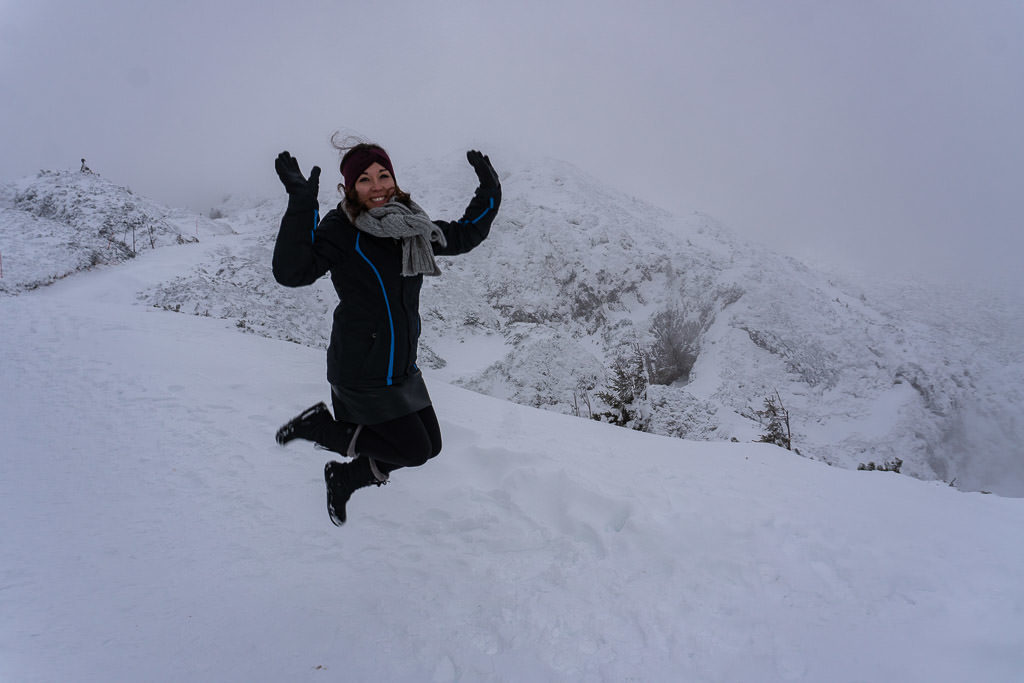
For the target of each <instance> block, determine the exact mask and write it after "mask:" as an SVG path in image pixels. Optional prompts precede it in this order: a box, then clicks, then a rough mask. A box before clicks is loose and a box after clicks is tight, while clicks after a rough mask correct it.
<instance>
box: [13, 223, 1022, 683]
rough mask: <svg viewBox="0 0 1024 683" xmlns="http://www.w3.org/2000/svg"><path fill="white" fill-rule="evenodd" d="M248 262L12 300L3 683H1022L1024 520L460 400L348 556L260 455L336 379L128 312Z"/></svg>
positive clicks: (824, 469)
mask: <svg viewBox="0 0 1024 683" xmlns="http://www.w3.org/2000/svg"><path fill="white" fill-rule="evenodd" d="M260 239H263V238H257V237H256V236H254V235H248V236H247V235H244V234H243V235H225V236H221V237H211V238H207V239H202V241H200V242H199V243H193V244H183V245H180V246H167V247H164V248H161V249H157V250H155V251H147V252H145V253H142V254H140V255H139V257H137V258H135V259H132V260H130V261H128V262H126V263H122V264H120V265H117V266H109V267H101V268H98V269H95V270H92V271H90V272H86V273H80V274H77V275H74V276H72V277H68V278H65V279H63V280H61V281H59V282H57V283H55V284H53V285H52V286H49V287H45V288H39V289H36V290H34V291H27V292H22V293H20V294H18V295H17V296H6V297H2V298H0V319H2V320H3V321H4V334H3V335H0V359H2V364H3V365H2V372H0V393H2V395H3V397H4V399H3V401H2V404H0V435H2V437H0V451H2V456H0V544H2V550H0V680H4V681H8V680H10V681H24V682H29V683H31V682H33V681H54V680H75V681H86V682H88V681H111V680H148V681H183V680H195V681H200V680H203V681H205V680H217V681H247V682H250V681H285V680H287V681H304V680H310V681H320V680H353V681H380V680H388V681H424V680H432V681H456V680H466V681H470V680H472V681H477V680H492V681H531V682H532V681H564V680H643V681H669V680H672V681H675V680H693V681H737V680H745V681H766V680H772V681H774V680H779V681H784V680H795V681H821V680H829V681H862V680H928V681H963V680H972V681H1013V680H1019V676H1020V673H1021V671H1024V654H1022V653H1024V636H1022V634H1024V584H1022V583H1021V581H1020V576H1021V575H1022V573H1024V550H1022V548H1021V545H1020V543H1018V542H1017V539H1018V537H1019V535H1020V529H1021V528H1022V525H1024V501H1022V500H1020V499H1013V498H1001V497H998V496H993V495H982V494H978V493H962V492H959V491H957V490H955V489H953V488H951V487H949V486H946V485H945V484H942V483H939V482H923V481H919V480H916V479H913V478H910V477H902V476H897V475H893V474H888V473H879V472H871V473H867V472H856V471H851V470H844V469H840V468H835V467H828V466H826V465H825V464H822V463H820V462H814V461H811V460H809V459H805V458H800V457H797V456H795V455H793V454H791V453H788V452H786V451H784V450H782V449H779V448H776V447H773V446H767V445H762V444H751V443H745V444H744V443H741V444H730V443H701V442H693V441H682V440H679V439H673V438H666V437H662V436H655V435H651V434H643V433H639V432H634V431H630V430H626V429H621V428H617V427H612V426H610V425H605V424H599V423H596V422H592V421H588V420H580V419H576V418H573V417H570V416H566V415H561V414H558V413H556V412H551V411H541V410H536V409H532V408H529V407H524V406H519V405H513V404H511V403H507V402H504V401H500V400H497V399H492V398H487V397H482V396H480V395H479V394H475V393H471V392H468V391H466V390H465V389H462V388H459V387H456V386H452V385H450V384H446V383H445V382H444V381H442V378H441V374H442V372H443V371H429V370H428V371H427V379H428V383H429V384H430V387H431V393H432V395H433V398H434V401H435V403H436V406H437V410H438V413H439V416H440V420H441V425H442V429H443V431H444V435H445V450H444V452H443V453H442V455H441V456H440V457H438V458H437V459H436V460H434V461H432V462H431V463H430V464H429V465H427V466H426V467H423V468H421V469H418V470H408V471H401V472H397V473H396V474H395V475H393V482H392V483H391V484H390V485H389V486H386V487H383V488H381V489H372V490H368V491H361V492H359V493H358V494H356V497H355V498H354V499H353V502H352V504H351V506H350V522H349V524H348V525H346V526H345V527H344V528H342V529H336V528H335V527H333V526H332V525H331V524H330V523H329V521H328V519H327V515H326V511H325V509H324V495H323V483H322V476H321V472H322V465H323V459H324V458H323V456H324V454H323V453H322V452H320V451H315V450H313V449H311V448H308V447H305V446H300V445H293V446H291V447H288V448H280V447H278V446H276V445H275V444H274V443H273V439H272V435H273V432H274V430H275V429H276V428H277V426H278V425H279V424H280V423H281V422H282V421H283V420H284V419H286V418H288V417H290V416H291V415H293V414H294V413H295V412H297V411H298V410H300V409H301V408H304V407H305V406H307V405H309V404H310V403H312V402H314V401H316V400H321V399H326V398H327V389H326V385H325V383H324V380H323V375H324V358H323V350H322V349H316V348H309V347H307V346H304V345H300V344H295V343H289V342H285V341H280V340H276V339H268V338H265V337H263V336H258V335H254V334H244V333H241V332H244V331H245V330H244V329H243V328H242V327H240V326H238V325H237V322H236V321H235V320H231V319H228V320H221V319H217V318H215V317H213V316H212V312H211V317H205V316H191V315H188V316H187V315H180V314H175V313H173V312H168V311H165V310H161V309H159V308H154V307H153V306H152V305H151V302H150V301H148V300H144V301H139V300H138V299H137V293H138V292H151V291H155V290H157V289H159V288H160V287H164V286H167V283H173V282H175V280H176V278H178V277H180V276H181V274H182V273H189V272H198V271H199V270H201V269H203V268H209V267H210V264H211V263H216V262H218V261H219V260H222V259H223V258H224V256H225V254H227V253H229V252H230V253H231V254H238V253H244V252H246V250H248V249H252V248H254V246H258V245H259V243H260ZM5 254H6V252H5ZM238 272H241V271H238ZM722 343H724V342H722ZM456 360H457V359H456V358H455V357H454V356H453V357H449V364H454V363H455V362H456Z"/></svg>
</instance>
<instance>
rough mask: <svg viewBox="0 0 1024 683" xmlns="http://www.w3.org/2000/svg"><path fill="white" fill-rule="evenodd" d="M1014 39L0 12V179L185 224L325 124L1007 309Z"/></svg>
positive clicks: (375, 16)
mask: <svg viewBox="0 0 1024 683" xmlns="http://www.w3.org/2000/svg"><path fill="white" fill-rule="evenodd" d="M1022 27H1024V7H1022V6H1021V5H1019V4H1015V3H1003V2H984V3H979V4H970V5H968V4H967V3H934V2H923V1H918V0H905V1H900V2H895V3H862V2H856V3H855V2H847V3H829V5H828V6H823V5H821V4H820V3H813V2H806V1H798V2H790V3H786V4H785V5H779V4H775V3H771V4H765V3H753V2H684V3H665V2H641V3H634V4H632V5H630V6H629V7H622V6H619V5H618V4H615V3H610V2H587V3H583V2H555V3H539V2H533V1H527V2H524V3H516V5H515V6H514V7H513V6H509V5H507V4H503V5H493V6H492V5H483V4H479V3H468V2H446V3H431V2H417V3H412V2H394V3H378V4H374V5H372V6H366V7H358V6H350V5H348V4H346V3H341V4H340V5H339V4H338V3H328V2H300V3H292V4H289V5H288V6H287V7H285V6H272V7H257V6H252V5H251V4H249V3H241V2H212V3H198V2H188V1H186V2H179V3H173V4H162V3H161V4H155V5H136V4H133V3H125V2H116V1H112V0H103V1H101V2H91V3H88V5H80V4H79V3H72V2H67V0H49V1H48V0H42V1H41V2H36V3H31V4H30V3H18V2H11V1H10V0H0V89H2V90H3V92H4V94H5V96H4V98H2V100H0V143H2V148H3V150H4V153H3V154H2V155H0V179H3V180H12V179H15V178H18V177H22V176H25V175H30V174H34V173H35V172H37V171H38V170H40V169H67V168H73V167H75V166H76V165H77V164H78V163H79V159H80V158H81V157H85V158H86V159H87V160H88V163H89V165H90V166H91V167H92V168H94V169H95V170H96V171H98V172H100V173H102V174H103V175H105V176H106V177H108V178H109V179H111V180H113V181H115V182H118V183H122V184H125V185H127V186H129V187H131V188H133V189H134V190H135V191H137V192H139V193H141V194H144V195H146V196H150V197H153V198H155V199H158V200H160V201H162V202H164V203H166V204H169V205H174V206H182V207H188V208H191V209H193V210H196V211H207V210H209V208H211V207H212V206H214V205H216V204H217V203H218V202H219V201H220V199H221V198H222V197H223V196H224V195H225V194H240V193H242V194H248V195H252V196H267V195H272V194H273V193H275V192H279V191H280V189H279V187H278V181H277V179H276V177H275V176H274V173H273V158H274V157H275V156H276V154H277V153H278V152H279V151H281V150H282V149H288V150H290V151H291V152H292V153H293V154H295V155H296V156H298V158H299V159H300V162H301V163H302V165H303V168H304V169H308V168H309V167H311V166H312V165H313V164H318V165H320V166H321V167H323V168H324V180H323V182H322V188H323V189H324V190H326V191H332V190H333V185H334V184H335V183H336V182H337V181H338V173H337V165H336V164H337V157H336V155H335V154H334V153H333V151H332V150H331V148H330V145H329V142H328V140H329V138H330V135H331V134H332V133H333V132H334V131H336V130H342V131H348V132H354V133H357V134H359V135H362V136H365V137H367V138H370V139H374V140H376V141H378V142H380V143H381V144H383V145H385V146H386V147H387V148H388V149H389V151H390V152H391V154H392V157H393V158H394V159H395V163H396V167H397V171H398V173H399V175H401V173H402V168H403V167H405V166H406V165H408V164H416V163H422V162H424V161H425V160H429V159H433V158H437V157H439V156H442V155H448V154H450V153H452V151H453V150H460V149H468V148H479V149H482V150H484V151H485V152H487V153H488V154H490V155H491V157H492V159H493V160H494V161H495V164H496V166H497V167H498V171H499V173H500V172H501V171H502V165H503V161H505V162H508V163H511V162H513V161H515V160H516V159H522V158H526V159H541V158H548V157H550V158H555V159H562V160H565V161H567V162H570V163H572V164H574V165H576V166H577V167H579V168H580V169H582V170H584V171H585V172H587V173H589V174H591V175H593V176H594V177H595V178H597V179H598V180H600V181H601V182H603V183H606V184H610V185H612V186H614V187H617V188H619V189H621V190H623V191H625V192H627V193H629V194H632V195H634V196H636V197H638V198H639V199H642V200H644V201H647V202H650V203H652V204H655V205H658V206H661V207H663V208H665V209H668V210H670V211H673V212H676V213H688V212H691V211H700V212H704V213H707V214H709V215H712V216H714V217H715V218H717V219H718V220H720V221H722V222H723V223H724V224H725V225H727V226H729V228H730V229H732V230H734V231H736V232H737V233H738V234H740V235H742V236H743V237H744V238H746V239H750V240H754V241H758V242H762V243H765V244H769V245H771V246H772V247H774V248H775V249H776V250H778V251H781V252H784V253H787V254H791V255H793V256H796V257H798V258H800V259H802V260H804V261H806V262H809V263H813V264H817V265H821V266H826V267H835V268H842V269H848V270H852V271H857V272H864V273H868V274H871V275H879V274H893V275H896V276H906V277H913V278H923V279H925V280H926V281H930V282H934V283H938V284H949V285H952V286H962V285H972V286H983V287H1000V288H1008V289H1009V291H1011V292H1014V291H1018V290H1019V287H1020V286H1021V285H1022V284H1024V280H1022V276H1021V275H1020V274H1019V272H1018V271H1019V270H1020V269H1019V267H1018V266H1017V261H1018V254H1019V252H1020V247H1021V246H1022V245H1021V241H1022V237H1021V234H1022V231H1021V230H1020V229H1019V224H1020V216H1022V215H1024V194H1022V193H1020V192H1019V187H1018V186H1019V177H1020V171H1019V167H1020V163H1021V161H1022V159H1024V129H1022V128H1021V126H1020V125H1019V121H1021V120H1024V91H1021V89H1020V87H1019V84H1020V83H1021V82H1024V44H1022V43H1021V41H1020V40H1019V39H1018V36H1019V35H1020V31H1021V29H1022ZM406 189H409V190H411V191H413V192H415V189H416V188H406ZM1014 288H1017V289H1014Z"/></svg>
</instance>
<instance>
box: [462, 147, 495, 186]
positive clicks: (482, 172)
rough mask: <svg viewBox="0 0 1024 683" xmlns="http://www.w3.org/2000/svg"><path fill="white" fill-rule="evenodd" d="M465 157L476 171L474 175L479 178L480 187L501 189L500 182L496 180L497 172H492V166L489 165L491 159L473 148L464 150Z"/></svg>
mask: <svg viewBox="0 0 1024 683" xmlns="http://www.w3.org/2000/svg"><path fill="white" fill-rule="evenodd" d="M466 159H467V160H468V161H469V163H470V165H471V166H472V167H473V170H474V171H476V177H477V178H479V179H480V187H483V188H486V189H496V190H499V189H501V182H499V181H498V174H497V173H495V172H494V167H493V166H491V160H490V159H488V158H487V156H486V155H484V154H481V153H480V152H478V151H476V150H475V149H471V150H469V151H468V152H466Z"/></svg>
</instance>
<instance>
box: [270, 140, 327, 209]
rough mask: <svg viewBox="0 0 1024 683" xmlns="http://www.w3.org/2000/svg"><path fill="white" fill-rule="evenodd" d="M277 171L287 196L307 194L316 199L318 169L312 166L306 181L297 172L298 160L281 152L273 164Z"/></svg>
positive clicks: (318, 188)
mask: <svg viewBox="0 0 1024 683" xmlns="http://www.w3.org/2000/svg"><path fill="white" fill-rule="evenodd" d="M274 168H275V169H276V170H277V177H278V178H280V179H281V182H282V183H284V189H286V190H287V191H288V194H309V195H312V197H313V199H316V196H317V194H318V193H319V192H320V167H319V166H314V167H313V170H311V171H310V172H309V180H306V178H305V176H303V175H302V171H300V170H299V160H298V159H296V158H295V157H293V156H292V155H291V154H289V153H288V152H281V153H280V154H278V155H277V161H275V162H274Z"/></svg>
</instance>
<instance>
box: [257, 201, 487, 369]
mask: <svg viewBox="0 0 1024 683" xmlns="http://www.w3.org/2000/svg"><path fill="white" fill-rule="evenodd" d="M500 203H501V189H500V188H493V189H488V188H484V187H482V186H481V187H479V188H477V191H476V194H475V195H474V196H473V199H472V201H470V203H469V206H468V207H467V208H466V211H465V213H464V214H463V217H462V220H460V221H458V222H448V221H434V223H435V224H436V225H437V226H438V227H440V228H441V230H443V231H444V235H445V238H446V240H447V242H448V244H447V246H445V247H442V246H440V245H439V244H438V243H436V242H434V243H432V244H433V247H434V254H436V255H439V256H450V255H454V254H464V253H465V252H467V251H469V250H470V249H473V248H474V247H476V246H477V245H478V244H480V243H481V242H483V240H484V239H485V238H486V237H487V234H488V232H490V228H491V222H492V221H493V220H494V217H495V215H496V214H497V212H498V206H499V204H500ZM317 211H318V210H317V202H316V199H315V198H313V197H311V196H308V195H301V194H293V195H291V196H290V197H289V202H288V209H287V211H286V212H285V214H284V218H282V219H281V229H280V231H279V232H278V235H277V243H276V244H275V245H274V278H275V279H276V280H277V281H278V282H279V283H281V284H282V285H285V286H287V287H302V286H304V285H309V284H312V283H313V282H315V281H316V280H317V279H319V278H320V277H322V276H323V275H324V274H325V273H327V272H328V271H330V273H331V281H332V282H333V283H334V289H335V290H336V291H337V292H338V297H339V298H340V299H341V302H340V303H339V304H338V307H337V308H336V309H335V310H334V325H333V328H332V329H331V344H330V347H328V349H327V380H328V381H329V382H330V383H331V384H336V385H339V386H345V387H352V388H360V387H382V386H391V385H393V384H401V383H402V382H403V381H404V380H405V378H406V377H408V376H409V374H410V373H411V372H414V371H415V369H416V366H415V364H416V346H417V343H418V341H419V336H420V315H419V305H420V287H421V286H422V285H423V276H422V275H416V276H413V277H403V276H402V274H401V273H402V245H401V241H400V240H396V239H392V238H387V237H374V236H373V235H370V234H368V233H365V232H361V231H359V230H357V229H356V227H355V226H354V225H353V224H352V222H351V221H350V220H349V218H348V216H347V215H346V213H345V211H344V210H343V209H342V208H341V204H339V205H338V208H337V209H334V210H332V211H330V212H329V213H328V214H327V215H326V216H324V218H323V220H321V221H319V224H318V223H317ZM442 277H444V276H443V275H442Z"/></svg>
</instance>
